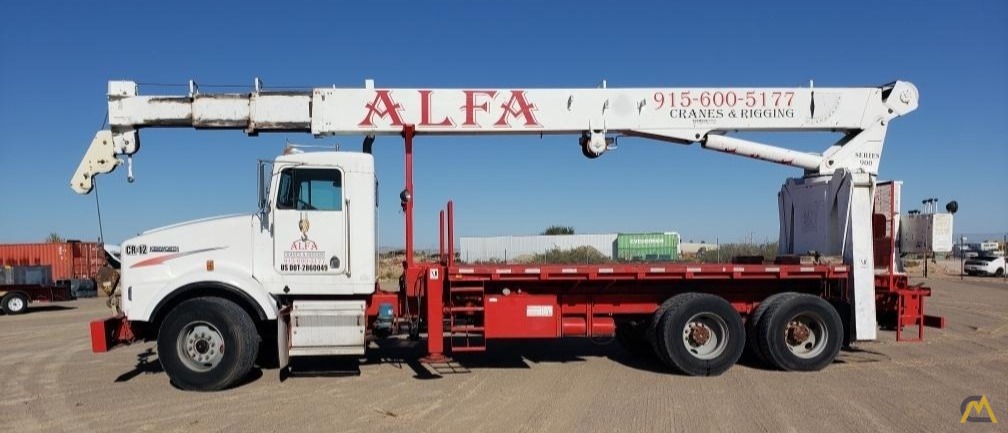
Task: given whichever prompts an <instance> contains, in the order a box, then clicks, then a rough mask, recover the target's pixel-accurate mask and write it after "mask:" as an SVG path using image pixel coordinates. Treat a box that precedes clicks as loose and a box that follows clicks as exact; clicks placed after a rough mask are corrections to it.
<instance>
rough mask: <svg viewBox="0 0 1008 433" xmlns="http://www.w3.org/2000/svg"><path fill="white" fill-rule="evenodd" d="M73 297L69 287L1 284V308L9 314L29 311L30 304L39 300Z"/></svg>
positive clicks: (67, 299)
mask: <svg viewBox="0 0 1008 433" xmlns="http://www.w3.org/2000/svg"><path fill="white" fill-rule="evenodd" d="M71 299H73V297H72V296H71V295H70V289H69V288H68V287H57V286H42V285H37V284H23V285H16V284H10V285H0V310H3V312H4V313H7V314H9V315H14V314H22V313H24V312H25V311H28V304H30V303H39V302H61V301H69V300H71Z"/></svg>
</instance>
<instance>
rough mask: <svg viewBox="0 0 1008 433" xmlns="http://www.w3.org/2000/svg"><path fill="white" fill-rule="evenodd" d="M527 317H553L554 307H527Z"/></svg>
mask: <svg viewBox="0 0 1008 433" xmlns="http://www.w3.org/2000/svg"><path fill="white" fill-rule="evenodd" d="M525 317H553V306H552V305H529V306H527V307H525Z"/></svg>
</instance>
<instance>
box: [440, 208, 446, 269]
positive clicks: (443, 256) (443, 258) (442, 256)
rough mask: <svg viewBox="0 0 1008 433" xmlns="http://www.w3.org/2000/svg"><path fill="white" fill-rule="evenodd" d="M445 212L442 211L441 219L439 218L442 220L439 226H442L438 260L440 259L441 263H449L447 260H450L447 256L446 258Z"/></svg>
mask: <svg viewBox="0 0 1008 433" xmlns="http://www.w3.org/2000/svg"><path fill="white" fill-rule="evenodd" d="M444 212H445V211H441V215H440V217H439V218H440V219H439V221H440V226H439V227H440V228H439V229H438V261H439V262H441V263H447V260H448V259H446V258H445V244H444V237H445V231H444V229H445V227H444Z"/></svg>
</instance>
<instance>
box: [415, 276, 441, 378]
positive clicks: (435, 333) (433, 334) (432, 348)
mask: <svg viewBox="0 0 1008 433" xmlns="http://www.w3.org/2000/svg"><path fill="white" fill-rule="evenodd" d="M442 269H445V268H442V267H441V266H432V267H430V268H428V269H427V272H426V275H423V276H421V278H423V279H424V281H425V282H426V286H427V290H426V291H425V293H426V295H427V357H426V358H425V359H424V360H425V361H429V362H436V361H443V360H444V299H443V298H444V279H445V276H444V275H442V274H441V270H442Z"/></svg>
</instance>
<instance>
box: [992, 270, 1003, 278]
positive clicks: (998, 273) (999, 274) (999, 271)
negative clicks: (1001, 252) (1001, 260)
mask: <svg viewBox="0 0 1008 433" xmlns="http://www.w3.org/2000/svg"><path fill="white" fill-rule="evenodd" d="M1004 272H1005V271H1004V268H997V270H996V271H994V276H995V277H1003V276H1004Z"/></svg>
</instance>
